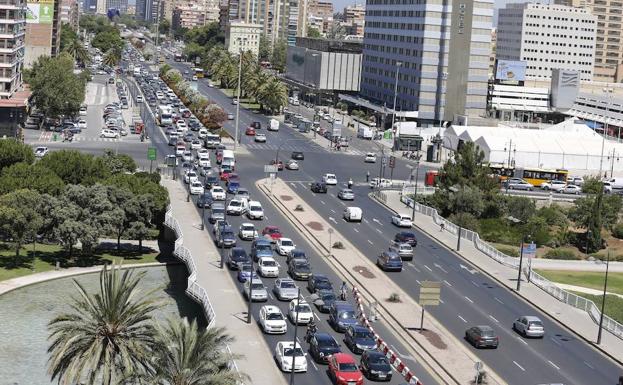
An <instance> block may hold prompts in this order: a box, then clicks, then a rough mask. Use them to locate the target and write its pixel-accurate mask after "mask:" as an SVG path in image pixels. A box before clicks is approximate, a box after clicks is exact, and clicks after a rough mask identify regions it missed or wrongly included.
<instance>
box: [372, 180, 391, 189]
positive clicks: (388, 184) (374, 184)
mask: <svg viewBox="0 0 623 385" xmlns="http://www.w3.org/2000/svg"><path fill="white" fill-rule="evenodd" d="M374 187H381V188H384V187H392V181H391V180H389V179H385V178H381V179H380V181H379V178H372V180H371V181H370V188H374Z"/></svg>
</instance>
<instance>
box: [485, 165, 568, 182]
mask: <svg viewBox="0 0 623 385" xmlns="http://www.w3.org/2000/svg"><path fill="white" fill-rule="evenodd" d="M489 169H490V170H491V174H493V175H494V176H495V177H496V178H498V180H499V181H500V183H503V182H504V181H505V180H506V179H508V178H521V179H523V180H525V181H526V182H528V183H530V184H531V185H533V186H535V187H539V186H540V185H541V184H542V183H545V182H549V181H552V180H559V181H563V182H566V181H567V177H568V176H569V171H568V170H565V169H544V168H538V167H523V168H520V167H517V168H515V167H513V166H511V167H507V166H506V165H504V164H494V163H492V164H489Z"/></svg>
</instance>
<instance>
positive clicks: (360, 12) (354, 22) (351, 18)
mask: <svg viewBox="0 0 623 385" xmlns="http://www.w3.org/2000/svg"><path fill="white" fill-rule="evenodd" d="M365 16H366V7H365V5H361V4H355V5H348V6H346V7H344V22H343V23H342V25H343V26H344V27H346V34H347V35H354V36H363V31H364V26H365V24H366V23H365Z"/></svg>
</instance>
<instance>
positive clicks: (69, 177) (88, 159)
mask: <svg viewBox="0 0 623 385" xmlns="http://www.w3.org/2000/svg"><path fill="white" fill-rule="evenodd" d="M40 163H41V164H42V166H45V167H47V168H49V169H50V170H52V171H54V173H56V175H58V176H59V177H60V178H61V179H62V180H63V181H64V182H65V183H67V184H85V185H91V184H94V183H96V182H97V181H100V180H103V179H105V178H107V177H108V176H110V174H111V172H110V170H109V169H107V168H106V163H105V162H104V160H103V159H102V158H96V157H94V156H93V155H90V154H83V153H81V152H79V151H76V150H61V151H53V152H51V153H49V154H48V155H46V156H45V157H44V158H43V159H41V162H40Z"/></svg>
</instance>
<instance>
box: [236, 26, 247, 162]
mask: <svg viewBox="0 0 623 385" xmlns="http://www.w3.org/2000/svg"><path fill="white" fill-rule="evenodd" d="M237 40H238V45H239V46H240V50H239V54H238V56H239V57H240V60H239V61H238V92H237V96H236V132H235V135H234V151H236V149H237V148H238V143H239V142H238V141H239V140H240V139H239V138H238V134H239V133H238V127H239V126H238V125H239V122H240V88H241V87H240V83H241V81H242V53H243V52H244V51H243V50H242V44H243V43H246V41H247V39H243V38H238V39H237Z"/></svg>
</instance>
